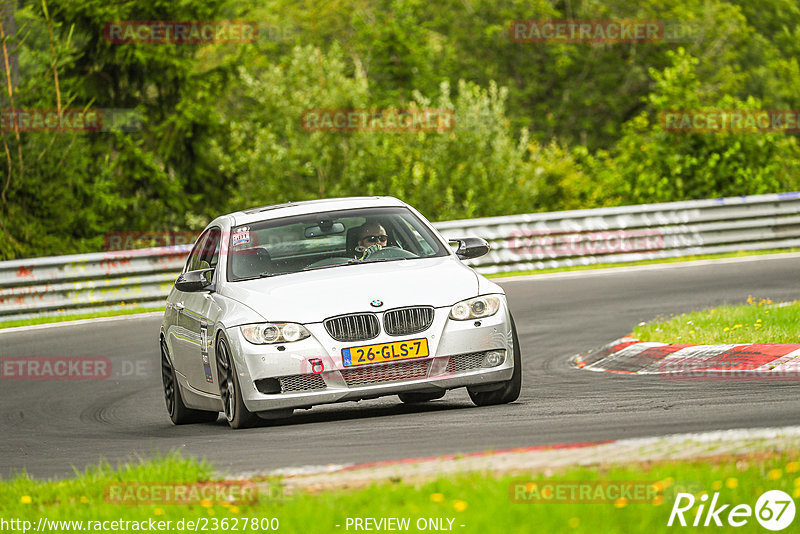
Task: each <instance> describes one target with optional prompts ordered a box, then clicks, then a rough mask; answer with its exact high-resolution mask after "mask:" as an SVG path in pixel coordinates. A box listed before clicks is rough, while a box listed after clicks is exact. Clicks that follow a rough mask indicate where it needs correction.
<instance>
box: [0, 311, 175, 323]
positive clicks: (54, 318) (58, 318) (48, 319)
mask: <svg viewBox="0 0 800 534" xmlns="http://www.w3.org/2000/svg"><path fill="white" fill-rule="evenodd" d="M158 311H160V312H163V311H164V306H157V307H152V306H151V307H148V306H131V307H130V308H127V307H126V308H124V309H119V310H103V311H96V312H91V313H74V314H69V315H48V316H44V317H33V318H31V319H18V320H14V321H0V328H14V327H15V326H30V325H34V324H50V323H62V322H64V321H77V320H79V319H96V318H98V317H116V316H118V315H134V314H137V313H148V312H158Z"/></svg>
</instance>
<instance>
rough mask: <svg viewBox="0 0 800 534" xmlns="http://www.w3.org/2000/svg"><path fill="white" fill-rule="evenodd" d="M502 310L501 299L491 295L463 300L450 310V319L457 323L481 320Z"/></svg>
mask: <svg viewBox="0 0 800 534" xmlns="http://www.w3.org/2000/svg"><path fill="white" fill-rule="evenodd" d="M499 309H500V299H499V298H498V297H494V296H491V295H487V296H483V297H475V298H474V299H468V300H462V301H461V302H459V303H458V304H455V305H454V306H453V307H452V308H450V318H451V319H455V320H456V321H467V320H469V319H480V318H481V317H489V316H490V315H494V314H495V313H497V310H499Z"/></svg>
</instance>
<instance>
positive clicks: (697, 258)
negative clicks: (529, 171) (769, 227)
mask: <svg viewBox="0 0 800 534" xmlns="http://www.w3.org/2000/svg"><path fill="white" fill-rule="evenodd" d="M788 252H800V248H788V249H787V248H784V249H771V250H740V251H738V252H727V253H724V254H700V255H696V256H681V257H679V258H662V259H657V260H642V261H628V262H623V263H596V264H594V265H576V266H573V267H552V268H548V269H531V270H527V271H512V272H508V273H493V274H487V275H485V276H486V277H487V278H503V277H506V276H524V275H530V274H546V273H561V272H567V271H589V270H593V269H612V268H614V267H632V266H636V265H657V264H659V263H683V262H690V261H700V260H718V259H722V258H743V257H746V256H761V255H764V254H783V253H788Z"/></svg>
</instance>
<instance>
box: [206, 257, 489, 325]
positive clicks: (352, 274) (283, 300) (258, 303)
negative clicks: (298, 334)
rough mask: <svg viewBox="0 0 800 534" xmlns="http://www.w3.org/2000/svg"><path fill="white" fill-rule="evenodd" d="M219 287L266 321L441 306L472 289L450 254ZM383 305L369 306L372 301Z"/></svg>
mask: <svg viewBox="0 0 800 534" xmlns="http://www.w3.org/2000/svg"><path fill="white" fill-rule="evenodd" d="M221 292H222V293H223V294H224V295H225V296H227V297H230V298H232V299H234V300H237V301H239V302H241V303H243V304H245V305H247V306H249V307H250V308H252V309H253V310H255V311H256V312H258V313H259V314H261V315H262V316H264V318H265V319H266V320H268V321H287V322H298V323H317V322H321V321H322V320H324V319H326V318H328V317H332V316H334V315H341V314H345V313H357V312H370V311H372V312H375V311H383V310H389V309H391V308H398V307H402V306H415V305H428V306H434V307H444V306H450V305H453V304H455V303H456V302H458V301H460V300H463V299H467V298H470V297H474V296H476V295H477V294H478V277H477V275H476V274H475V272H474V271H473V270H472V269H470V268H469V267H467V266H466V265H464V264H463V263H461V262H460V261H459V260H457V259H456V258H454V257H452V256H448V257H442V258H426V259H415V260H399V261H389V262H384V263H368V264H364V265H347V266H338V267H330V268H325V269H318V270H313V271H306V272H301V273H294V274H285V275H280V276H274V277H270V278H261V279H258V280H246V281H241V282H228V283H226V284H225V287H224V288H221ZM376 300H380V301H382V302H383V305H382V306H380V307H372V306H371V303H372V302H373V301H376Z"/></svg>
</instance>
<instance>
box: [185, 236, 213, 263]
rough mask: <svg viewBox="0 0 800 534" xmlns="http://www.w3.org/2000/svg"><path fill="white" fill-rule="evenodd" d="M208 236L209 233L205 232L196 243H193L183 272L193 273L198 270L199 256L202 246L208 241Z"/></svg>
mask: <svg viewBox="0 0 800 534" xmlns="http://www.w3.org/2000/svg"><path fill="white" fill-rule="evenodd" d="M209 234H210V232H205V233H204V234H203V235H201V236H200V237H199V238H198V240H197V243H195V245H194V248H193V249H192V252H191V253H190V254H189V259H188V260H186V267H185V268H184V269H183V272H187V271H195V270H197V269H199V268H200V267H198V265H199V264H200V255H201V253H202V251H203V244H204V243H205V242H206V240H207V239H208V235H209Z"/></svg>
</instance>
